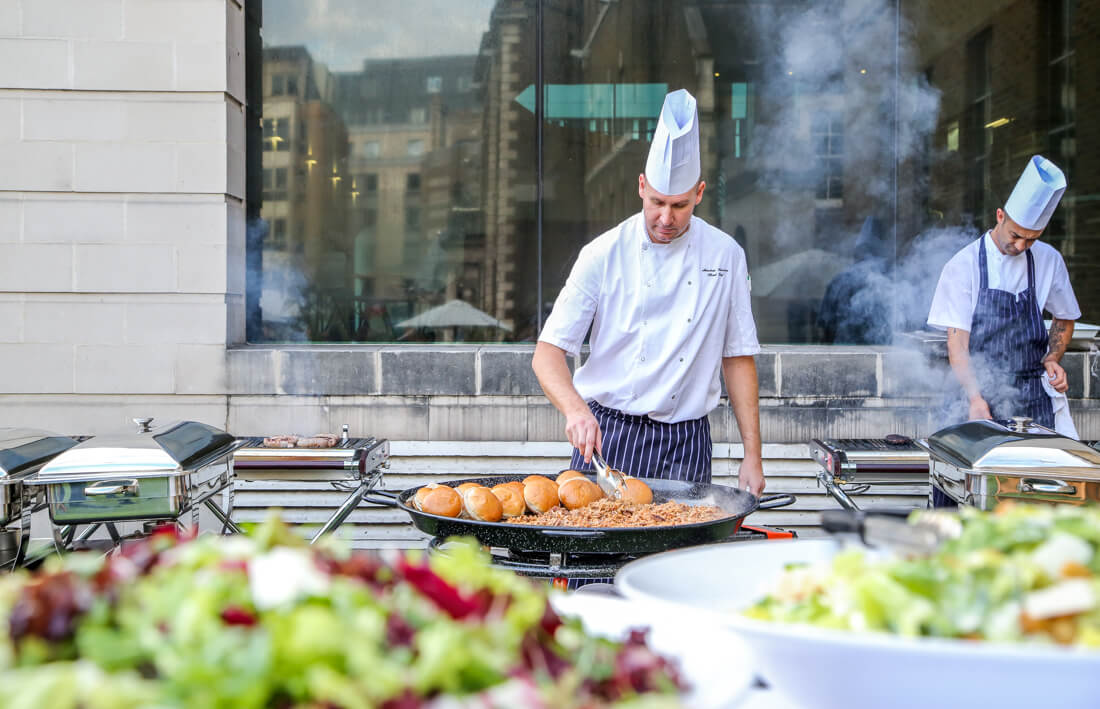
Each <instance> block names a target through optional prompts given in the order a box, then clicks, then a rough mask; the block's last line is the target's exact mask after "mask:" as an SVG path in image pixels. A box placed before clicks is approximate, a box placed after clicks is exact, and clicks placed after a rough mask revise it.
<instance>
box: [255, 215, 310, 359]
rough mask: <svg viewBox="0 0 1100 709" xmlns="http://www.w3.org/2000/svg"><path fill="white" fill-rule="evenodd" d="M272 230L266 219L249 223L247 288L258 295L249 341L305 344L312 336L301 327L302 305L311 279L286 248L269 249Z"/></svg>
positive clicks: (257, 219) (258, 219)
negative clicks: (303, 294) (304, 293)
mask: <svg viewBox="0 0 1100 709" xmlns="http://www.w3.org/2000/svg"><path fill="white" fill-rule="evenodd" d="M270 230H271V224H270V222H269V220H267V219H263V218H255V217H254V218H252V219H249V220H248V226H247V232H246V234H247V235H246V239H247V242H246V243H247V252H246V264H247V271H246V284H247V286H246V287H247V289H248V292H249V293H252V294H259V295H258V298H257V303H256V306H257V307H256V308H255V312H249V313H248V325H249V327H248V330H249V335H248V339H249V340H250V341H252V342H272V341H276V342H305V341H308V339H309V337H308V335H307V333H306V330H305V327H304V326H303V324H302V318H301V313H300V304H301V298H302V295H301V294H302V293H303V292H305V291H307V290H308V285H309V279H307V278H306V276H305V275H304V274H303V272H302V270H301V269H300V268H299V267H298V264H297V263H296V261H297V259H295V258H294V256H293V254H292V253H291V252H290V251H289V250H287V247H286V246H285V245H284V246H283V247H282V248H270V247H268V245H267V243H266V242H268V241H269V239H268V236H269V234H270Z"/></svg>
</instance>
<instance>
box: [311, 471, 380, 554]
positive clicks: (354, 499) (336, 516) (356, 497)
mask: <svg viewBox="0 0 1100 709" xmlns="http://www.w3.org/2000/svg"><path fill="white" fill-rule="evenodd" d="M372 487H374V481H367V480H364V481H363V482H361V483H359V487H357V488H356V489H355V492H353V493H351V494H350V495H348V499H346V500H344V504H342V505H340V509H338V510H336V511H335V512H333V513H332V516H331V517H329V518H328V521H327V522H325V524H324V525H323V526H322V527H321V529H320V530H318V532H317V534H314V535H313V538H312V539H310V540H309V543H310V544H313V543H315V542H316V541H317V540H318V539H320V538H321V537H323V536H324V535H326V534H328V533H329V532H331V531H332V530H334V529H336V528H337V527H339V526H340V525H341V524H343V523H344V520H345V519H347V518H348V515H350V514H351V511H352V510H354V509H355V508H356V507H358V506H359V503H360V502H362V501H363V496H364V495H366V494H367V492H369V491H370V489H371V488H372Z"/></svg>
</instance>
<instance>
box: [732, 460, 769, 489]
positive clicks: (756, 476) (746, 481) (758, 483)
mask: <svg viewBox="0 0 1100 709" xmlns="http://www.w3.org/2000/svg"><path fill="white" fill-rule="evenodd" d="M737 487H739V488H740V489H742V490H748V491H749V492H751V493H752V494H754V495H756V496H757V497H760V493H762V492H764V463H763V461H761V460H760V458H757V457H752V458H745V459H744V460H742V461H741V467H740V468H739V469H738V471H737Z"/></svg>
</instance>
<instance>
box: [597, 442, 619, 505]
mask: <svg viewBox="0 0 1100 709" xmlns="http://www.w3.org/2000/svg"><path fill="white" fill-rule="evenodd" d="M592 464H593V465H595V466H596V484H597V485H599V486H600V489H601V490H603V494H605V495H607V496H608V497H609V498H610V499H612V500H621V499H623V488H625V487H626V476H624V475H623V473H622V471H621V470H615V469H614V468H612V467H611V466H610V465H608V464H607V461H606V460H604V459H603V456H602V455H600V452H599V451H597V450H593V451H592Z"/></svg>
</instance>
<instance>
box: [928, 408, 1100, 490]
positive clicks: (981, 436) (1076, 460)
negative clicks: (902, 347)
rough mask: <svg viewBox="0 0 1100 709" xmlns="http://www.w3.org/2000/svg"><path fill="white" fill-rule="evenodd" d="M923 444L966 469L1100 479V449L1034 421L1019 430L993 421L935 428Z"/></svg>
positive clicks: (939, 457) (938, 455)
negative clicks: (1036, 424) (1043, 427)
mask: <svg viewBox="0 0 1100 709" xmlns="http://www.w3.org/2000/svg"><path fill="white" fill-rule="evenodd" d="M925 445H926V447H927V448H928V451H929V453H930V454H931V455H932V456H934V457H936V458H938V459H940V460H942V461H944V462H946V463H949V464H951V465H954V466H956V467H959V468H963V469H967V470H988V471H1001V472H1013V471H1021V472H1027V473H1028V474H1029V475H1040V476H1041V475H1043V474H1044V473H1047V474H1058V475H1059V476H1064V475H1066V474H1070V475H1072V476H1074V477H1077V478H1079V479H1093V478H1095V479H1100V451H1097V450H1095V449H1093V448H1091V447H1089V446H1087V445H1085V444H1084V443H1081V442H1080V441H1075V440H1073V439H1072V438H1067V437H1065V436H1060V435H1058V434H1056V433H1054V432H1052V431H1049V430H1047V429H1042V428H1039V427H1035V426H1031V427H1026V430H1025V431H1017V430H1013V429H1012V428H1009V427H1007V426H1003V425H1001V424H1000V423H997V422H995V421H968V422H967V423H961V424H958V425H955V426H948V427H947V428H944V429H941V430H939V431H937V432H936V433H933V434H932V435H931V436H929V437H928V440H927V442H926V443H925Z"/></svg>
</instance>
